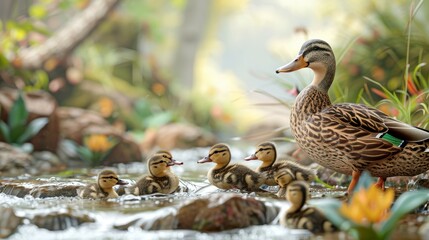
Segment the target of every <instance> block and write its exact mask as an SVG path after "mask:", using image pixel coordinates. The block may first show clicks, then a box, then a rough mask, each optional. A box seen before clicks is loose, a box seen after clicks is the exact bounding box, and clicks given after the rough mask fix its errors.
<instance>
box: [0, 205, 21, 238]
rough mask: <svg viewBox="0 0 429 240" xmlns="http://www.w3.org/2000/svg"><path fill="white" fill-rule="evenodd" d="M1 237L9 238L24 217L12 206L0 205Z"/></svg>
mask: <svg viewBox="0 0 429 240" xmlns="http://www.w3.org/2000/svg"><path fill="white" fill-rule="evenodd" d="M0 213H1V214H0V238H7V237H9V236H10V235H12V234H13V233H15V231H16V229H17V228H18V227H19V225H21V223H22V218H20V217H18V216H16V215H15V212H14V211H13V209H12V208H9V207H3V206H0Z"/></svg>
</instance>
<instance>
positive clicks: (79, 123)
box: [58, 107, 142, 166]
mask: <svg viewBox="0 0 429 240" xmlns="http://www.w3.org/2000/svg"><path fill="white" fill-rule="evenodd" d="M58 115H59V117H60V121H61V135H62V137H63V138H65V139H68V140H72V141H73V142H75V143H77V144H80V145H81V144H82V143H83V139H84V137H85V136H87V135H90V134H103V135H107V136H113V137H115V139H117V140H118V144H116V146H114V147H113V149H112V150H111V151H110V153H109V155H108V156H107V157H106V159H105V160H104V162H103V164H104V165H108V166H110V165H113V164H115V163H130V162H140V161H142V153H141V150H140V148H139V146H138V144H137V143H136V142H135V141H134V140H133V139H131V138H130V137H129V136H127V135H126V133H125V132H124V131H123V130H122V129H120V128H116V127H115V126H112V125H110V124H109V123H108V122H107V121H106V120H105V119H104V118H103V117H102V116H101V115H100V114H99V113H97V112H95V111H90V110H84V109H79V108H70V107H61V108H59V109H58ZM60 151H61V153H59V155H60V156H61V157H65V158H67V159H68V158H77V156H76V153H74V152H70V151H67V147H66V148H63V147H60Z"/></svg>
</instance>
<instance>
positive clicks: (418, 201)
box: [380, 190, 429, 239]
mask: <svg viewBox="0 0 429 240" xmlns="http://www.w3.org/2000/svg"><path fill="white" fill-rule="evenodd" d="M428 200H429V190H418V191H413V192H405V193H403V194H402V195H401V196H399V198H398V199H397V200H396V201H395V204H394V205H393V207H392V208H391V214H392V215H390V217H389V219H387V220H386V221H384V222H383V223H382V224H381V226H380V234H381V236H383V237H384V238H386V239H387V237H388V236H389V234H390V233H391V232H392V231H393V229H394V228H395V226H396V223H397V222H398V221H399V220H400V219H401V217H402V216H404V215H405V214H407V213H409V212H410V211H412V210H413V209H415V208H417V207H418V206H420V205H422V204H423V203H425V202H427V201H428Z"/></svg>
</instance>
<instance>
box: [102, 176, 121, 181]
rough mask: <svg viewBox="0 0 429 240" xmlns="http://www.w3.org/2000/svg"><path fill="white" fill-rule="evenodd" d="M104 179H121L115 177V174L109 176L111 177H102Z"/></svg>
mask: <svg viewBox="0 0 429 240" xmlns="http://www.w3.org/2000/svg"><path fill="white" fill-rule="evenodd" d="M101 178H102V179H115V180H116V181H119V178H117V177H114V176H109V177H101Z"/></svg>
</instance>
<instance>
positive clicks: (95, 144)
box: [85, 134, 113, 152]
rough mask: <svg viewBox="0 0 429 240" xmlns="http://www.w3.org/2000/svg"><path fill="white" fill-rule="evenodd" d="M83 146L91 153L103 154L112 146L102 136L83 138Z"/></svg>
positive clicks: (94, 135) (105, 137)
mask: <svg viewBox="0 0 429 240" xmlns="http://www.w3.org/2000/svg"><path fill="white" fill-rule="evenodd" d="M85 145H86V146H87V147H88V149H89V150H91V151H93V152H105V151H107V150H109V149H110V148H111V147H112V146H113V142H111V141H109V138H108V137H107V136H106V135H103V134H93V135H90V136H88V137H86V138H85Z"/></svg>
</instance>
